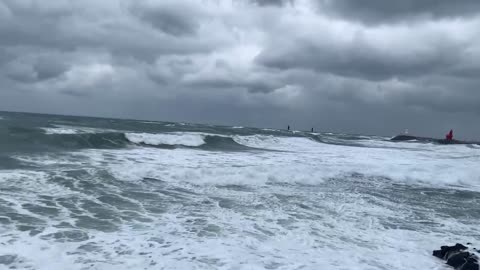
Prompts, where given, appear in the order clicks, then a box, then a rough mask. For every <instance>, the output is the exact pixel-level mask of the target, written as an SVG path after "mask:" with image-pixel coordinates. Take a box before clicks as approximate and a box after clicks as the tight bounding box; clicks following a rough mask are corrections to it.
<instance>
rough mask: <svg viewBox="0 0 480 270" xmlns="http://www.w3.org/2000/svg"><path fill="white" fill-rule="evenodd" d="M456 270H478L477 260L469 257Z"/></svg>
mask: <svg viewBox="0 0 480 270" xmlns="http://www.w3.org/2000/svg"><path fill="white" fill-rule="evenodd" d="M457 269H458V270H479V268H478V260H477V259H476V258H473V257H470V258H468V259H467V261H466V262H465V263H464V264H463V265H462V266H461V267H460V268H457Z"/></svg>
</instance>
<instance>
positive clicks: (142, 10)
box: [134, 5, 199, 36]
mask: <svg viewBox="0 0 480 270" xmlns="http://www.w3.org/2000/svg"><path fill="white" fill-rule="evenodd" d="M134 13H137V14H138V16H139V17H140V18H141V19H142V20H144V21H146V22H147V23H150V24H151V25H152V26H153V27H155V28H157V29H159V30H160V31H162V32H165V33H167V34H170V35H174V36H181V35H192V34H194V33H195V32H196V29H197V27H198V22H197V21H196V19H198V16H199V14H195V12H189V7H188V6H182V5H159V6H154V7H145V6H140V7H137V8H135V9H134Z"/></svg>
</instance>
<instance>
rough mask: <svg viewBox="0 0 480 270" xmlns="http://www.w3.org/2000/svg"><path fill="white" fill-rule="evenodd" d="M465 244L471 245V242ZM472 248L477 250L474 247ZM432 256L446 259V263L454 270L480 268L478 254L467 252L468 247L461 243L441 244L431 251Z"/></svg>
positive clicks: (475, 269)
mask: <svg viewBox="0 0 480 270" xmlns="http://www.w3.org/2000/svg"><path fill="white" fill-rule="evenodd" d="M467 245H471V243H467ZM473 250H475V251H477V249H475V248H473ZM433 256H435V257H437V258H440V259H443V260H446V261H447V262H446V263H447V264H448V265H450V266H452V267H453V268H454V269H455V270H480V269H479V265H478V261H479V258H478V256H477V255H476V254H474V253H471V252H469V248H468V247H466V246H464V245H462V244H458V243H457V244H455V246H441V247H440V249H439V250H434V251H433Z"/></svg>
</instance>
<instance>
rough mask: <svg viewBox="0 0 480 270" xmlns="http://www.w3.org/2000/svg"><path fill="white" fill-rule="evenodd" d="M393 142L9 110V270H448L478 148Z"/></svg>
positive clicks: (468, 202) (0, 171)
mask: <svg viewBox="0 0 480 270" xmlns="http://www.w3.org/2000/svg"><path fill="white" fill-rule="evenodd" d="M392 135H395V134H392ZM389 139H390V138H389V137H381V136H360V135H348V134H333V133H322V132H319V133H312V132H305V131H287V130H276V129H268V128H264V129H261V128H247V127H240V126H237V127H228V126H213V125H198V124H188V123H170V122H150V121H134V120H115V119H101V118H86V117H70V116H52V115H39V114H24V113H0V269H31V270H34V269H35V270H37V269H38V270H57V269H58V270H64V269H69V270H75V269H78V270H80V269H102V270H103V269H112V270H122V269H128V270H131V269H385V270H386V269H389V270H395V269H398V270H405V269H409V270H411V269H422V270H424V269H450V268H449V267H448V266H446V265H445V263H444V261H441V260H439V259H436V258H434V257H432V250H433V249H436V248H438V247H439V246H440V245H445V244H454V243H457V242H459V243H462V242H463V243H465V242H471V243H473V244H478V243H480V230H479V223H478V221H479V220H480V196H479V195H480V193H479V192H480V166H479V164H480V146H478V145H440V144H435V143H419V142H392V141H389Z"/></svg>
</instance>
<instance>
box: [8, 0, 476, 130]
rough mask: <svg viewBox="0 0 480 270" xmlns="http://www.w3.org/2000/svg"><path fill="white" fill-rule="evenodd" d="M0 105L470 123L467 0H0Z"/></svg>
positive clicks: (213, 118)
mask: <svg viewBox="0 0 480 270" xmlns="http://www.w3.org/2000/svg"><path fill="white" fill-rule="evenodd" d="M0 37H1V38H0V83H1V85H2V88H1V89H0V106H1V107H0V108H1V109H4V110H21V111H35V112H49V113H65V114H82V115H85V114H88V115H97V116H110V117H128V118H142V119H157V120H173V121H194V122H209V123H219V124H231V125H253V126H271V127H283V126H286V125H287V124H290V125H291V126H293V127H296V128H299V129H309V128H310V127H312V126H313V127H315V128H316V129H317V130H334V131H343V132H359V133H380V134H385V135H392V134H395V133H396V132H398V131H401V130H403V129H404V128H409V129H410V130H411V131H414V132H417V133H418V134H426V135H436V134H439V133H440V134H443V131H444V130H446V129H449V128H451V127H452V128H456V129H458V130H459V131H460V132H459V133H461V134H462V135H463V136H464V137H470V138H475V137H478V134H479V133H480V126H478V124H477V122H478V117H479V116H480V92H479V87H480V79H479V78H480V77H479V76H478V74H480V4H479V2H478V1H473V0H460V1H454V2H452V1H447V0H442V1H433V0H432V1H413V0H412V1H410V0H408V1H399V2H398V3H396V2H395V3H393V2H388V1H380V0H366V1H354V0H283V1H282V0H277V1H275V0H226V1H215V0H162V1H159V0H158V1H155V0H145V1H134V0H104V1H93V0H85V1H74V0H50V1H40V0H3V1H0Z"/></svg>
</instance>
